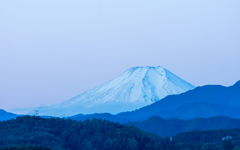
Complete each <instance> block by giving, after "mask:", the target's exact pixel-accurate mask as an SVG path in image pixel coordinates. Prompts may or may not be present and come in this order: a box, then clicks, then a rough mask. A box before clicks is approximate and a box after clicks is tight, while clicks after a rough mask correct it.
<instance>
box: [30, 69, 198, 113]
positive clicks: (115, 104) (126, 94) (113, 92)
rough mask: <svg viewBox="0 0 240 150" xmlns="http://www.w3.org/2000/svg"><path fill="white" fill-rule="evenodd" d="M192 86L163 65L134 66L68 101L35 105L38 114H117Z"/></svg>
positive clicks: (178, 92)
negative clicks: (40, 105) (49, 104)
mask: <svg viewBox="0 0 240 150" xmlns="http://www.w3.org/2000/svg"><path fill="white" fill-rule="evenodd" d="M194 88H195V87H194V86H193V85H191V84H189V83H187V82H185V81H184V80H182V79H180V78H179V77H177V76H175V75H174V74H172V73H171V72H170V71H168V70H166V69H164V68H162V67H160V66H159V67H134V68H131V69H129V70H127V71H126V72H124V73H123V74H121V75H120V76H118V77H116V78H115V79H113V80H111V81H109V82H107V83H105V84H102V85H100V86H98V87H96V88H93V89H91V90H89V91H86V92H84V93H82V94H80V95H78V96H76V97H74V98H72V99H70V100H68V101H65V102H63V103H60V104H56V105H53V106H48V107H42V108H38V112H39V115H52V116H61V117H65V116H73V115H76V114H79V113H82V114H91V113H105V112H107V113H113V114H116V113H119V112H123V111H131V110H135V109H138V108H141V107H143V106H146V105H149V104H152V103H153V102H155V101H157V100H160V99H162V98H164V97H166V96H168V95H172V94H180V93H183V92H186V91H188V90H191V89H194ZM32 113H33V112H32Z"/></svg>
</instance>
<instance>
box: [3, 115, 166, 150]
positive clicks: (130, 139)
mask: <svg viewBox="0 0 240 150" xmlns="http://www.w3.org/2000/svg"><path fill="white" fill-rule="evenodd" d="M29 145H41V146H46V147H50V148H52V149H58V150H61V149H62V150H63V149H69V150H77V149H81V150H90V149H91V150H98V149H99V150H104V149H106V150H108V149H111V150H122V149H126V150H141V149H145V150H147V149H149V150H154V149H160V150H161V149H166V146H167V140H166V139H165V138H162V137H159V136H157V135H153V134H150V133H147V132H145V131H142V130H140V129H138V128H136V127H134V126H131V127H127V126H124V125H121V124H119V123H113V122H109V121H106V120H101V119H93V120H91V121H90V120H85V121H83V122H81V121H74V120H70V119H68V120H65V119H61V118H41V117H36V116H32V117H30V116H24V117H18V118H16V119H12V120H8V121H2V122H0V149H1V148H6V147H14V146H29Z"/></svg>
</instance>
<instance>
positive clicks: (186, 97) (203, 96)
mask: <svg viewBox="0 0 240 150" xmlns="http://www.w3.org/2000/svg"><path fill="white" fill-rule="evenodd" d="M204 101H205V102H209V103H213V104H220V105H227V106H231V107H239V106H240V81H239V82H237V83H236V84H234V85H233V86H230V87H224V86H220V85H206V86H203V87H197V88H195V89H194V90H190V91H188V92H185V93H182V94H179V95H170V96H167V97H166V98H164V99H162V100H161V101H157V102H155V103H153V104H151V105H149V106H145V107H143V108H140V109H138V110H135V111H132V112H125V113H120V114H118V115H117V116H119V117H122V118H127V119H136V118H143V117H149V116H153V115H154V114H155V113H158V112H161V111H169V110H173V109H176V108H178V107H180V106H182V105H184V104H187V103H195V102H204Z"/></svg>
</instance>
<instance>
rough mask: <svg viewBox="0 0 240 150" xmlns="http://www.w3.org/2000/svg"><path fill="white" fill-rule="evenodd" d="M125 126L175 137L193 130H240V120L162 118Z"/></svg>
mask: <svg viewBox="0 0 240 150" xmlns="http://www.w3.org/2000/svg"><path fill="white" fill-rule="evenodd" d="M125 125H128V126H130V125H134V126H136V127H138V128H140V129H142V130H145V131H148V132H150V133H154V134H157V135H160V136H173V135H176V134H178V133H181V132H187V131H192V130H219V129H231V128H240V120H239V119H232V118H228V117H225V116H215V117H211V118H196V119H192V120H179V119H163V118H161V117H156V116H154V117H151V118H149V119H147V120H145V121H142V122H129V123H126V124H125Z"/></svg>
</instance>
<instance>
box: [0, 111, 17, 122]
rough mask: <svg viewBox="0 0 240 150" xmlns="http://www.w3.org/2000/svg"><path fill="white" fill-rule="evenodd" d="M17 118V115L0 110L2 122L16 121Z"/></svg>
mask: <svg viewBox="0 0 240 150" xmlns="http://www.w3.org/2000/svg"><path fill="white" fill-rule="evenodd" d="M17 117H18V115H16V114H13V113H9V112H6V111H5V110H3V109H0V121H4V120H10V119H15V118H17Z"/></svg>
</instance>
